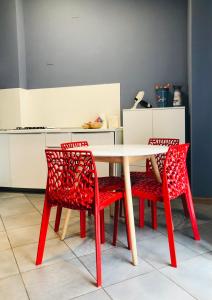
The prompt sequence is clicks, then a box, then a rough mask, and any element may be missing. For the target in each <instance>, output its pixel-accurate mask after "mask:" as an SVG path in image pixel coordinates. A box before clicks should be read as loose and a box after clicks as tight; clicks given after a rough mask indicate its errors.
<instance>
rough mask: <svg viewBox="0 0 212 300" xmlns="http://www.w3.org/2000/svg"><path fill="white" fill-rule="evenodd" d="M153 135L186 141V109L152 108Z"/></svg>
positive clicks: (181, 141)
mask: <svg viewBox="0 0 212 300" xmlns="http://www.w3.org/2000/svg"><path fill="white" fill-rule="evenodd" d="M152 133H153V137H162V138H163V137H167V138H179V139H180V143H184V142H185V109H184V107H182V108H181V107H180V108H167V109H161V108H158V109H153V110H152Z"/></svg>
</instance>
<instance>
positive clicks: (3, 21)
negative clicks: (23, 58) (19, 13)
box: [0, 0, 19, 88]
mask: <svg viewBox="0 0 212 300" xmlns="http://www.w3.org/2000/svg"><path fill="white" fill-rule="evenodd" d="M16 25H17V23H16V3H15V0H0V88H14V87H18V86H19V64H18V46H17V26H16Z"/></svg>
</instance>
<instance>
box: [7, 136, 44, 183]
mask: <svg viewBox="0 0 212 300" xmlns="http://www.w3.org/2000/svg"><path fill="white" fill-rule="evenodd" d="M9 146H10V151H9V152H10V173H11V187H13V188H45V185H46V173H47V167H46V159H45V151H44V149H45V134H44V133H35V134H34V133H30V134H10V135H9Z"/></svg>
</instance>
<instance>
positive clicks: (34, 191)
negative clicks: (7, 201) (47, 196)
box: [0, 187, 45, 194]
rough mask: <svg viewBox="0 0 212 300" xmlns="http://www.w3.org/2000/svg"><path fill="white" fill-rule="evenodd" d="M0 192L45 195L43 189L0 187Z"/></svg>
mask: <svg viewBox="0 0 212 300" xmlns="http://www.w3.org/2000/svg"><path fill="white" fill-rule="evenodd" d="M0 192H12V193H29V194H31V193H32V194H43V193H45V189H28V188H11V187H0Z"/></svg>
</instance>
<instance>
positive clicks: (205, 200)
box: [193, 197, 212, 203]
mask: <svg viewBox="0 0 212 300" xmlns="http://www.w3.org/2000/svg"><path fill="white" fill-rule="evenodd" d="M193 200H194V201H195V202H201V203H208V202H209V201H212V198H211V197H193Z"/></svg>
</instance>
